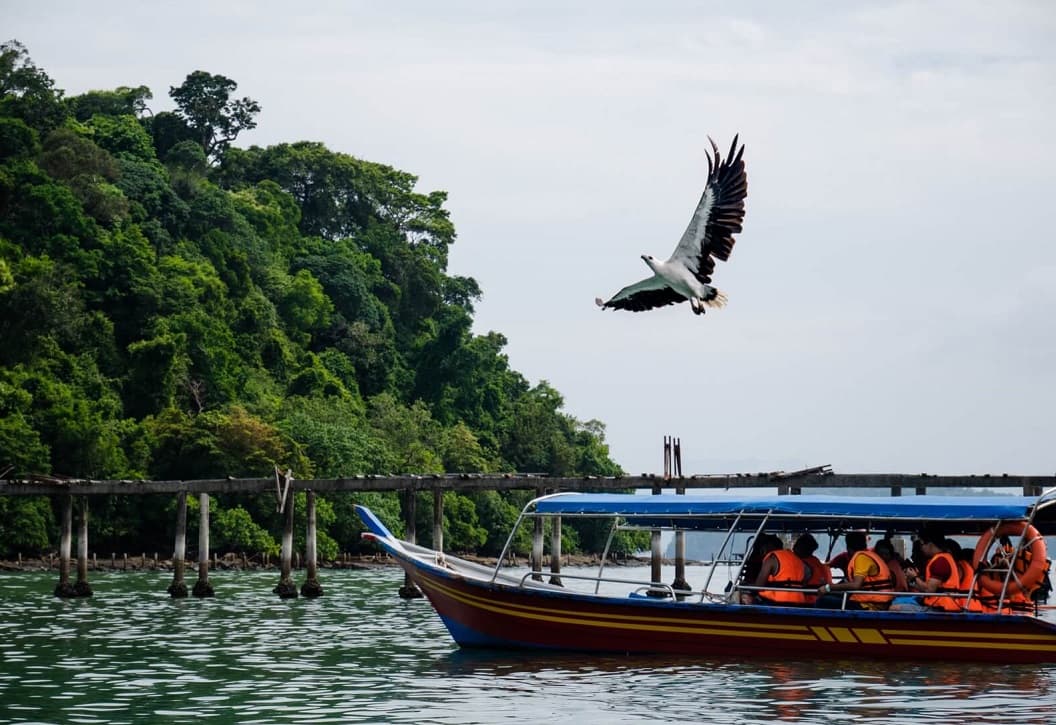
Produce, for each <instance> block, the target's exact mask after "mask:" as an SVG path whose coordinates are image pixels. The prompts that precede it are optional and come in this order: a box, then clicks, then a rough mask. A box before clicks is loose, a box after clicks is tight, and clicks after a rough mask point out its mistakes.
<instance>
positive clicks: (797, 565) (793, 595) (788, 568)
mask: <svg viewBox="0 0 1056 725" xmlns="http://www.w3.org/2000/svg"><path fill="white" fill-rule="evenodd" d="M771 557H773V558H774V559H776V560H777V572H775V573H774V574H771V575H770V576H768V577H767V578H766V583H767V584H776V585H781V586H785V587H800V588H802V587H803V580H804V579H805V578H806V576H807V570H806V567H804V566H803V560H802V559H800V558H799V557H798V556H796V555H795V554H793V553H792V552H791V551H789V550H788V549H777V550H776V551H771V552H770V553H769V554H767V555H766V556H764V557H763V566H766V562H767V561H768V560H769V559H770V558H771ZM759 596H760V597H763V598H765V599H769V600H770V601H771V602H780V603H781V604H805V603H806V601H807V600H806V597H805V596H804V594H803V592H792V591H789V590H787V589H766V590H763V591H760V592H759Z"/></svg>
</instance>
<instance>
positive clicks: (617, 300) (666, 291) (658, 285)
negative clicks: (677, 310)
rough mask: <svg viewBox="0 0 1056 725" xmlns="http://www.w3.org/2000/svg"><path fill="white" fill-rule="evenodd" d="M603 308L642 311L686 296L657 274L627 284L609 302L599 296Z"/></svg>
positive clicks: (678, 300) (672, 302)
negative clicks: (669, 285)
mask: <svg viewBox="0 0 1056 725" xmlns="http://www.w3.org/2000/svg"><path fill="white" fill-rule="evenodd" d="M594 301H595V302H596V303H597V305H598V307H601V308H602V309H605V308H608V307H611V308H612V309H614V310H630V311H631V312H641V311H642V310H651V309H653V308H654V307H664V306H665V305H673V304H675V303H677V302H685V301H686V298H685V297H683V296H682V295H680V294H679V293H678V292H675V291H674V290H673V289H671V288H670V287H668V286H667V283H666V282H664V280H662V279H660V278H659V277H657V276H656V275H655V274H654V275H653V276H652V277H648V278H646V279H643V280H641V281H640V282H635V283H634V284H630V285H627V286H626V287H624V288H623V289H621V290H620V291H619V292H617V293H616V294H614V295H613V296H612V297H611V298H610V299H609V300H608V302H602V300H601V298H600V297H598V298H597V299H595V300H594Z"/></svg>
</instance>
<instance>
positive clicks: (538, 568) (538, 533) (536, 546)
mask: <svg viewBox="0 0 1056 725" xmlns="http://www.w3.org/2000/svg"><path fill="white" fill-rule="evenodd" d="M545 495H546V489H545V488H537V489H535V497H536V498H539V497H540V496H545ZM532 571H533V572H537V573H535V574H532V580H533V581H537V582H541V581H542V580H543V574H542V571H543V519H542V517H540V516H536V517H535V518H534V519H532Z"/></svg>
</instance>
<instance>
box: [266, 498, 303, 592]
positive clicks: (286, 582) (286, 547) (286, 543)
mask: <svg viewBox="0 0 1056 725" xmlns="http://www.w3.org/2000/svg"><path fill="white" fill-rule="evenodd" d="M293 500H294V497H293V491H292V490H291V489H287V492H286V500H285V501H284V502H283V511H284V512H285V514H286V525H285V526H284V527H283V529H282V573H281V574H280V575H279V583H278V584H277V585H276V586H275V589H273V590H272V591H274V592H275V593H276V594H278V595H279V597H280V598H282V599H296V598H297V585H296V584H294V583H293V578H292V577H291V576H290V571H291V569H292V568H293V509H294V506H293Z"/></svg>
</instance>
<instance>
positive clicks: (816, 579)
mask: <svg viewBox="0 0 1056 725" xmlns="http://www.w3.org/2000/svg"><path fill="white" fill-rule="evenodd" d="M803 563H804V564H806V565H807V566H808V567H809V568H810V578H809V579H807V581H806V583H805V584H804V586H806V587H808V588H810V589H817V588H818V587H820V586H821V585H822V584H832V572H831V571H829V567H827V566H826V565H825V562H823V561H822V560H821V559H819V558H818V557H816V556H814V555H813V554H811V555H810V556H804V557H803ZM805 598H806V601H807V604H813V603H814V602H816V601H818V595H817V594H806V595H805Z"/></svg>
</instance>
